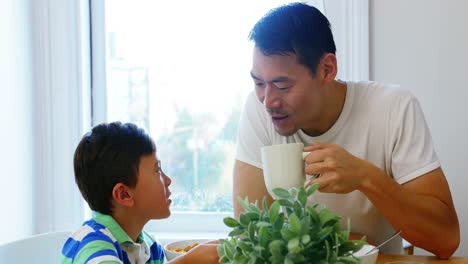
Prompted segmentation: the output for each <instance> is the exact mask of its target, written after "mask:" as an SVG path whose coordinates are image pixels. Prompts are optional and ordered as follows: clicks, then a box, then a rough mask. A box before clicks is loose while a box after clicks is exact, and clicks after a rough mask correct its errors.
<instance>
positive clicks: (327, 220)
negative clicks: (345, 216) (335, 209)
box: [319, 208, 340, 226]
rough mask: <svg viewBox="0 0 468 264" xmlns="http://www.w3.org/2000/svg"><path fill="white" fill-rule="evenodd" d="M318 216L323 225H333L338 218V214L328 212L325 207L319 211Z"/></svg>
mask: <svg viewBox="0 0 468 264" xmlns="http://www.w3.org/2000/svg"><path fill="white" fill-rule="evenodd" d="M319 218H320V222H321V223H322V225H323V226H325V225H333V224H335V223H336V222H338V220H339V219H340V218H339V217H338V216H336V215H335V214H333V213H332V212H330V211H329V210H328V209H327V208H324V209H322V210H321V211H320V213H319Z"/></svg>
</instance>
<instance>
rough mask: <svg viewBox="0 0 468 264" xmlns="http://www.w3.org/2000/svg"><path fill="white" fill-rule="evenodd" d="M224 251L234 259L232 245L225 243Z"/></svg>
mask: <svg viewBox="0 0 468 264" xmlns="http://www.w3.org/2000/svg"><path fill="white" fill-rule="evenodd" d="M224 252H225V253H226V256H227V257H228V258H229V259H232V257H233V256H232V251H231V247H230V246H229V245H228V244H227V243H225V244H224Z"/></svg>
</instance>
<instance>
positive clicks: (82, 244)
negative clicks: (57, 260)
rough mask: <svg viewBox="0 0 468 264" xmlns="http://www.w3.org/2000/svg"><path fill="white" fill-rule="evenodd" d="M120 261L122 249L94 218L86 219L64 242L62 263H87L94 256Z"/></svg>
mask: <svg viewBox="0 0 468 264" xmlns="http://www.w3.org/2000/svg"><path fill="white" fill-rule="evenodd" d="M97 256H99V258H100V259H105V260H109V261H117V262H121V259H122V249H121V248H120V245H119V243H118V242H117V240H116V239H115V238H114V236H113V235H112V233H111V232H110V230H109V229H107V227H105V226H103V225H102V224H100V223H98V222H96V221H95V220H94V219H91V220H88V221H86V222H85V223H84V224H83V225H82V226H81V227H79V228H78V229H77V230H76V231H75V232H74V233H73V234H72V235H71V236H70V237H69V238H68V239H67V241H66V242H65V245H64V246H63V248H62V263H72V261H71V260H73V263H87V262H88V261H90V260H91V259H93V258H94V257H97Z"/></svg>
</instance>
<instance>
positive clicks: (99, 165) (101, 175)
mask: <svg viewBox="0 0 468 264" xmlns="http://www.w3.org/2000/svg"><path fill="white" fill-rule="evenodd" d="M154 152H156V145H155V144H154V142H153V140H152V139H151V138H150V136H149V135H148V134H147V133H146V132H145V131H144V130H143V129H141V128H138V127H137V126H136V125H134V124H131V123H126V124H122V123H120V122H113V123H109V124H107V123H104V124H99V125H97V126H95V127H94V128H93V129H92V130H91V131H90V132H88V133H87V134H85V135H84V136H83V138H82V139H81V141H80V143H79V144H78V146H77V148H76V150H75V155H74V160H73V165H74V170H75V181H76V184H77V185H78V188H79V189H80V192H81V194H82V195H83V198H84V199H85V200H86V202H88V204H89V207H91V209H92V210H94V211H97V212H100V213H103V214H108V215H111V214H112V209H113V208H112V203H111V201H112V189H113V188H114V186H115V185H116V184H117V183H119V182H121V183H123V184H125V185H127V186H129V187H135V185H136V183H137V174H138V166H139V164H140V158H141V157H142V156H145V155H149V154H152V153H154Z"/></svg>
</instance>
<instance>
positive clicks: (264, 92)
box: [251, 48, 322, 136]
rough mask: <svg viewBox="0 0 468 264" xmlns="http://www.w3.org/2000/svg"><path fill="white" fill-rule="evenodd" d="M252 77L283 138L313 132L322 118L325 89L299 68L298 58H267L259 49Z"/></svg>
mask: <svg viewBox="0 0 468 264" xmlns="http://www.w3.org/2000/svg"><path fill="white" fill-rule="evenodd" d="M251 75H252V79H253V81H254V83H255V92H256V94H257V98H258V99H259V100H260V102H262V103H263V105H264V106H265V108H266V110H267V111H268V113H269V114H270V116H271V121H272V123H273V125H274V127H275V130H276V131H277V132H278V133H279V134H280V135H283V136H289V135H292V134H294V133H296V132H297V131H298V130H299V129H303V130H307V129H310V128H312V129H313V123H314V121H315V120H318V119H319V118H320V108H321V101H320V98H321V97H322V95H321V90H322V89H320V85H319V81H318V78H314V77H313V76H312V74H311V73H310V72H309V69H307V68H306V67H305V66H304V65H301V64H298V62H297V58H296V55H294V54H290V55H269V56H265V55H264V54H263V53H262V52H261V51H260V50H259V49H258V48H255V49H254V54H253V67H252V71H251Z"/></svg>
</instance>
